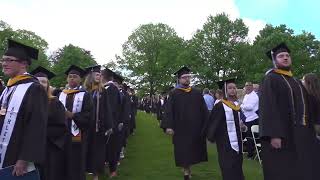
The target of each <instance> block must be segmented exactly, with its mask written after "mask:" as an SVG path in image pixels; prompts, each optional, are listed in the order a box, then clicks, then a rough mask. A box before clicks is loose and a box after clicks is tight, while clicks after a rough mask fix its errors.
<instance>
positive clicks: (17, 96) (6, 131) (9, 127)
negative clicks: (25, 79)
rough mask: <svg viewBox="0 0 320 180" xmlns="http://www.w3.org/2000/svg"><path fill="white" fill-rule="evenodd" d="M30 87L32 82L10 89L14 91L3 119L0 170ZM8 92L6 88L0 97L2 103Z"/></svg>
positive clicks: (0, 135)
mask: <svg viewBox="0 0 320 180" xmlns="http://www.w3.org/2000/svg"><path fill="white" fill-rule="evenodd" d="M31 85H32V82H31V83H24V84H19V85H17V86H16V87H11V88H15V89H14V90H13V92H12V93H13V94H12V95H11V100H10V102H9V106H8V107H7V110H6V112H5V118H4V122H3V126H2V130H1V134H0V169H2V168H3V162H4V160H5V156H6V152H7V147H8V145H9V143H10V139H11V135H12V132H13V129H14V126H15V123H16V120H17V115H18V113H19V110H20V107H21V104H22V100H23V99H24V96H25V94H26V92H27V90H28V89H29V88H30V86H31ZM8 91H9V88H8V87H7V88H6V89H5V90H4V91H3V93H2V95H1V97H0V99H1V101H3V97H4V96H5V95H6V93H8Z"/></svg>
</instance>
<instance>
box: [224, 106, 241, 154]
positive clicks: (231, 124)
mask: <svg viewBox="0 0 320 180" xmlns="http://www.w3.org/2000/svg"><path fill="white" fill-rule="evenodd" d="M222 104H223V108H224V111H225V115H226V124H227V130H228V136H229V141H230V145H231V148H232V149H233V150H235V151H237V153H239V143H238V136H237V128H236V123H235V119H234V116H233V110H232V109H231V108H230V107H228V106H227V105H225V104H224V103H222ZM235 104H236V105H237V103H236V102H235ZM238 116H239V118H240V113H238Z"/></svg>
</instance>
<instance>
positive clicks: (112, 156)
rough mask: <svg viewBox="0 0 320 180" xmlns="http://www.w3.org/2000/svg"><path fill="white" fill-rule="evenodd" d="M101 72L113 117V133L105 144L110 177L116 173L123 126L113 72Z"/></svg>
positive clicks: (119, 100) (118, 92)
mask: <svg viewBox="0 0 320 180" xmlns="http://www.w3.org/2000/svg"><path fill="white" fill-rule="evenodd" d="M101 74H102V83H103V85H104V87H105V89H106V90H107V97H108V101H109V104H110V106H111V112H112V117H113V129H112V130H113V133H112V134H111V136H110V138H109V141H108V143H107V145H106V146H107V148H106V161H107V162H108V164H109V171H110V177H116V176H117V175H118V174H117V167H118V161H119V156H120V151H119V146H120V143H121V130H122V128H123V122H122V120H121V118H120V112H121V97H120V91H119V89H118V87H117V83H115V82H114V80H113V76H114V72H113V71H111V70H109V69H107V68H106V69H104V70H102V72H101Z"/></svg>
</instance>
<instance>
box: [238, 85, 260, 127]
mask: <svg viewBox="0 0 320 180" xmlns="http://www.w3.org/2000/svg"><path fill="white" fill-rule="evenodd" d="M241 110H242V111H243V114H244V115H245V116H246V122H251V121H253V120H256V119H258V118H259V116H258V114H257V111H258V110H259V97H258V95H257V93H256V92H254V91H252V92H251V93H250V94H246V95H245V96H244V98H243V102H242V104H241Z"/></svg>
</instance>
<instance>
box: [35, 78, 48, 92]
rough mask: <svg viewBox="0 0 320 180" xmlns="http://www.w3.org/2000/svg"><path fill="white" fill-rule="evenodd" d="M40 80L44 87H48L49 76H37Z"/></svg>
mask: <svg viewBox="0 0 320 180" xmlns="http://www.w3.org/2000/svg"><path fill="white" fill-rule="evenodd" d="M37 79H38V80H39V82H40V84H41V85H42V86H43V87H44V89H46V90H47V89H48V78H46V77H37Z"/></svg>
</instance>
